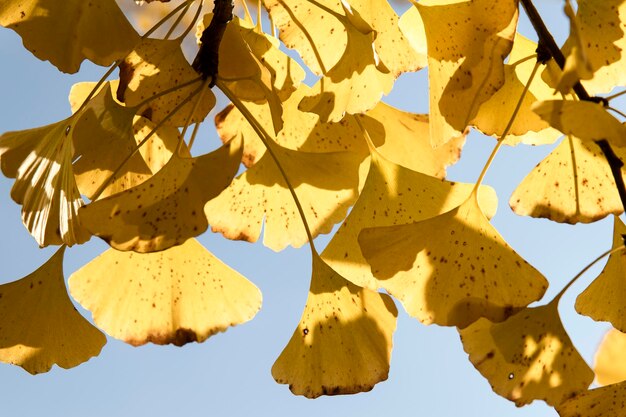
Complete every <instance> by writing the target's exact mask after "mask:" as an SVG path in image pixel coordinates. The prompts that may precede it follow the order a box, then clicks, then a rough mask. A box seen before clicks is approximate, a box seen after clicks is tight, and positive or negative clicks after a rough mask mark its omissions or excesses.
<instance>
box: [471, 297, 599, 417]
mask: <svg viewBox="0 0 626 417" xmlns="http://www.w3.org/2000/svg"><path fill="white" fill-rule="evenodd" d="M557 307H558V303H556V302H552V303H550V304H547V305H545V306H541V307H535V308H527V309H525V310H522V311H520V312H519V313H517V314H515V315H514V316H512V317H509V318H508V319H507V320H506V321H503V322H501V323H492V322H490V321H489V320H487V319H485V318H481V319H480V320H478V321H477V322H475V323H474V324H472V325H471V326H469V327H467V328H466V329H463V330H460V334H461V340H462V341H463V348H464V349H465V351H466V352H467V353H468V354H469V359H470V361H471V362H472V363H473V364H474V366H475V367H476V369H478V371H480V373H481V374H482V375H483V376H484V377H485V378H487V380H488V381H489V383H490V384H491V387H492V388H493V390H494V391H495V392H496V393H497V394H499V395H502V396H503V397H505V398H507V399H508V400H511V401H514V402H515V405H517V406H518V407H520V406H523V405H526V404H529V403H531V402H532V401H533V400H544V401H546V402H547V403H548V404H550V405H552V406H556V405H558V404H560V403H562V402H563V401H564V400H566V399H568V398H570V397H572V396H573V395H574V394H576V393H578V392H581V391H584V390H586V389H587V387H588V386H589V385H590V384H591V382H592V381H593V371H592V370H591V369H590V368H589V366H588V365H587V364H586V363H585V361H584V360H583V358H582V357H581V356H580V354H579V353H578V351H577V350H576V348H575V347H574V345H573V344H572V341H571V340H570V338H569V336H568V335H567V333H566V332H565V329H564V328H563V324H562V323H561V319H560V318H559V312H558V308H557Z"/></svg>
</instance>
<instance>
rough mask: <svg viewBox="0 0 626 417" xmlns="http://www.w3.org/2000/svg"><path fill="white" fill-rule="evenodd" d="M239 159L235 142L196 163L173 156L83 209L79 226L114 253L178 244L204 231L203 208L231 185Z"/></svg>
mask: <svg viewBox="0 0 626 417" xmlns="http://www.w3.org/2000/svg"><path fill="white" fill-rule="evenodd" d="M240 160H241V146H240V144H239V143H231V144H228V145H224V146H222V147H221V148H219V149H217V150H216V151H213V152H211V153H209V154H206V155H202V156H198V157H195V158H187V157H181V156H180V155H177V154H174V156H172V159H170V161H169V162H168V163H167V164H166V165H165V166H164V167H163V169H161V170H160V171H159V172H157V173H156V174H155V175H154V176H153V177H151V178H150V179H149V180H147V181H145V182H144V183H142V184H141V185H139V186H137V187H134V188H131V189H128V190H126V191H124V192H121V193H118V194H115V195H112V196H110V197H107V198H105V199H102V200H98V201H95V202H92V203H91V204H89V205H88V206H85V207H84V208H83V209H82V210H81V211H80V221H81V223H82V224H83V225H84V226H85V227H86V228H87V229H88V230H90V231H91V232H92V233H93V234H94V235H96V236H99V237H101V238H102V239H104V240H106V241H107V243H108V244H109V245H111V247H113V248H115V249H118V250H123V251H127V250H132V251H135V252H155V251H160V250H164V249H167V248H169V247H171V246H174V245H180V244H182V243H183V242H184V241H186V240H187V239H189V238H190V237H195V236H198V235H200V234H202V233H203V232H204V231H205V230H206V229H207V227H208V223H207V219H206V217H205V215H204V211H203V209H204V205H205V204H206V202H207V201H209V200H211V199H212V198H215V197H216V196H217V195H218V194H219V193H221V192H222V190H224V189H225V188H226V187H227V186H228V184H230V182H231V181H232V179H233V177H234V176H235V174H236V173H237V169H238V167H239V161H240Z"/></svg>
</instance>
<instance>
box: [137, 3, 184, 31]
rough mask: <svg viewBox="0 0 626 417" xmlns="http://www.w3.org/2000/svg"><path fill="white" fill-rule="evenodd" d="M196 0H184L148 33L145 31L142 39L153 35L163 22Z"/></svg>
mask: <svg viewBox="0 0 626 417" xmlns="http://www.w3.org/2000/svg"><path fill="white" fill-rule="evenodd" d="M194 1H195V0H186V1H184V2H182V3H181V4H179V5H178V6H176V7H175V8H174V9H173V10H172V11H171V12H169V13H168V14H167V15H165V17H164V18H163V19H161V20H159V21H158V22H157V23H156V24H155V25H154V26H152V27H151V28H150V29H149V30H148V31H147V32H146V33H144V34H143V35H142V36H141V40H144V39H146V38H147V37H148V36H150V35H152V34H153V33H154V32H156V31H157V30H158V29H159V28H160V27H161V26H163V24H164V23H165V22H167V21H168V20H170V19H171V18H172V17H173V16H174V15H175V14H176V13H178V12H180V11H181V10H182V9H184V8H185V7H189V5H191V3H193V2H194Z"/></svg>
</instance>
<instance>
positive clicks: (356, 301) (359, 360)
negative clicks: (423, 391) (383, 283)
mask: <svg viewBox="0 0 626 417" xmlns="http://www.w3.org/2000/svg"><path fill="white" fill-rule="evenodd" d="M397 315H398V311H397V309H396V307H395V305H394V303H393V301H392V299H391V297H389V296H388V295H386V294H380V293H378V292H375V291H371V290H368V289H365V288H360V287H357V286H355V285H354V284H352V283H350V282H348V281H347V280H346V279H345V278H343V277H342V276H341V275H339V274H337V273H336V272H335V271H333V270H332V269H331V268H330V267H329V266H328V265H327V264H326V263H324V261H322V259H321V258H320V257H319V255H317V254H315V253H314V254H313V271H312V277H311V287H310V289H309V296H308V298H307V302H306V306H305V307H304V311H303V313H302V318H301V319H300V323H299V324H298V327H297V328H296V330H295V331H294V333H293V336H292V337H291V340H290V341H289V343H288V344H287V346H286V347H285V349H284V350H283V351H282V353H281V354H280V356H279V357H278V359H277V360H276V362H275V363H274V366H273V367H272V376H273V377H274V379H275V380H276V381H277V382H278V383H281V384H289V389H290V390H291V391H292V392H293V393H294V394H298V395H304V396H305V397H308V398H317V397H319V396H320V395H339V394H354V393H357V392H364V391H369V390H371V389H372V388H373V387H374V385H375V384H376V383H378V382H380V381H384V380H385V379H387V375H388V373H389V361H390V359H391V348H392V335H393V332H394V331H395V329H396V318H397Z"/></svg>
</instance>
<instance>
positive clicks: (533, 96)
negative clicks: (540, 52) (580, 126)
mask: <svg viewBox="0 0 626 417" xmlns="http://www.w3.org/2000/svg"><path fill="white" fill-rule="evenodd" d="M536 50H537V44H536V43H535V42H533V41H531V40H529V39H526V38H525V37H523V36H522V35H520V34H519V33H517V34H516V35H515V43H514V44H513V49H512V50H511V55H510V56H509V62H508V63H507V64H505V66H504V85H503V86H502V87H501V88H500V89H499V90H498V91H497V92H496V93H495V94H494V95H493V96H491V98H489V99H488V100H487V101H485V102H484V103H483V104H481V106H480V109H479V111H478V114H477V115H476V117H475V118H474V120H472V124H473V125H474V126H476V128H478V129H479V130H480V131H481V132H483V133H484V134H486V135H492V136H497V137H501V136H502V134H503V133H504V129H505V128H506V125H507V124H508V122H509V119H510V118H511V116H512V115H513V112H514V110H515V107H516V106H517V103H518V101H519V99H520V97H521V95H522V92H523V91H524V86H525V85H526V84H528V81H529V79H530V76H531V73H532V70H533V67H534V66H535V62H536V61H537V59H536V58H533V59H527V58H528V57H532V56H533V55H536V52H535V51H536ZM552 96H553V90H552V88H551V87H550V86H548V85H547V84H546V83H545V82H544V81H543V80H542V79H541V77H538V76H536V77H534V78H533V80H532V82H531V84H530V87H529V89H528V92H527V93H526V96H525V97H524V100H523V102H522V105H521V106H520V108H519V110H518V112H517V115H516V116H515V120H514V121H513V124H512V125H511V127H510V129H509V133H508V135H507V136H506V139H505V143H506V144H507V145H517V144H518V143H520V142H522V143H526V144H529V145H543V144H549V143H552V142H554V141H555V140H556V139H558V138H559V137H560V136H561V133H560V132H559V131H557V130H555V129H552V128H551V127H550V125H549V124H548V123H546V122H545V121H544V120H542V119H541V118H540V117H539V116H537V114H536V113H535V112H533V111H532V110H531V106H532V104H533V103H535V102H536V101H537V100H547V99H549V98H552Z"/></svg>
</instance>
